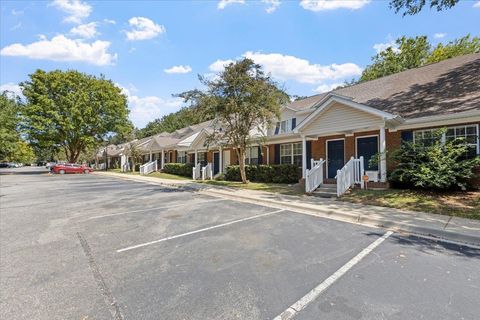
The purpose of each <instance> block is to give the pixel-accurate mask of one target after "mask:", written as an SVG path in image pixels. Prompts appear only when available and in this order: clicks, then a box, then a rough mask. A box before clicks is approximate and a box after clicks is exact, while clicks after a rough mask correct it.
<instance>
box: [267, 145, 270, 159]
mask: <svg viewBox="0 0 480 320" xmlns="http://www.w3.org/2000/svg"><path fill="white" fill-rule="evenodd" d="M266 147H267V164H270V146H269V145H266Z"/></svg>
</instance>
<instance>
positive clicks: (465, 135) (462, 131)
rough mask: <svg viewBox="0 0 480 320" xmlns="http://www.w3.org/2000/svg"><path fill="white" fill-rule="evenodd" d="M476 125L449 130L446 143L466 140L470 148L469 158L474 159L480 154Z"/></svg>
mask: <svg viewBox="0 0 480 320" xmlns="http://www.w3.org/2000/svg"><path fill="white" fill-rule="evenodd" d="M477 128H478V127H477V126H476V125H469V126H459V127H454V128H448V129H447V132H446V133H445V141H451V140H455V139H464V140H465V143H466V144H467V145H468V146H469V151H468V157H469V158H474V157H475V155H477V154H478V133H477Z"/></svg>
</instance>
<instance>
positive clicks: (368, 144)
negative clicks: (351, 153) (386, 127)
mask: <svg viewBox="0 0 480 320" xmlns="http://www.w3.org/2000/svg"><path fill="white" fill-rule="evenodd" d="M377 154H378V137H365V138H357V157H359V158H360V157H361V156H363V167H364V168H365V170H378V163H376V164H375V165H374V166H370V165H369V162H370V159H371V158H372V157H373V156H374V155H377Z"/></svg>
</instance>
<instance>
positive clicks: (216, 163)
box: [213, 152, 220, 175]
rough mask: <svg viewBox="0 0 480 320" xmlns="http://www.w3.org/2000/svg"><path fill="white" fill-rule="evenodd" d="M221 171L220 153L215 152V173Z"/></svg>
mask: <svg viewBox="0 0 480 320" xmlns="http://www.w3.org/2000/svg"><path fill="white" fill-rule="evenodd" d="M219 171H220V153H219V152H214V153H213V174H214V175H215V174H217V173H218V172H219Z"/></svg>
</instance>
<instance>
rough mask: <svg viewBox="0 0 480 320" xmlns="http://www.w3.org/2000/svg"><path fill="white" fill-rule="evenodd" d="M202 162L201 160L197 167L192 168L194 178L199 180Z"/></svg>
mask: <svg viewBox="0 0 480 320" xmlns="http://www.w3.org/2000/svg"><path fill="white" fill-rule="evenodd" d="M201 169H202V164H201V163H200V162H199V163H197V165H196V166H195V167H193V168H192V179H193V180H197V179H200V177H201Z"/></svg>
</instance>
